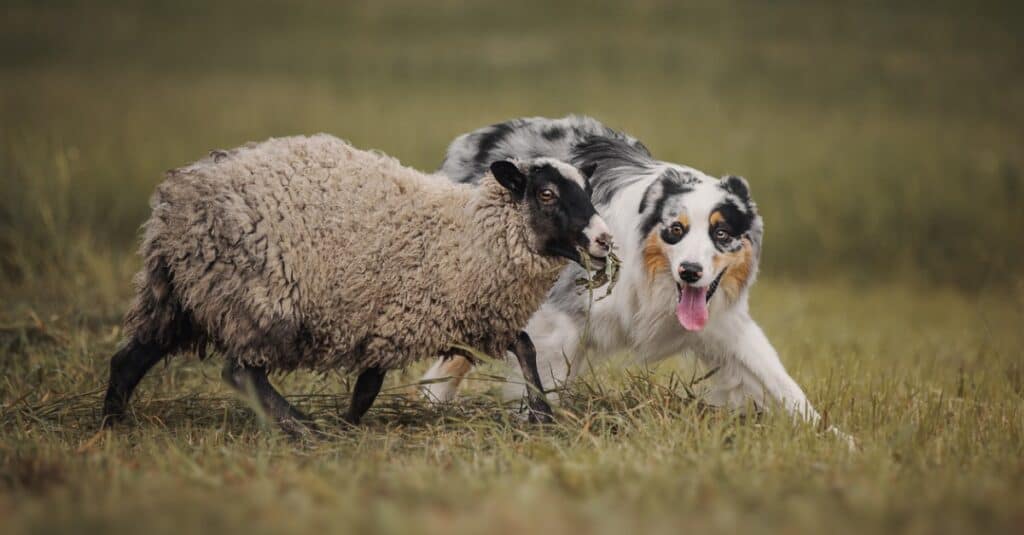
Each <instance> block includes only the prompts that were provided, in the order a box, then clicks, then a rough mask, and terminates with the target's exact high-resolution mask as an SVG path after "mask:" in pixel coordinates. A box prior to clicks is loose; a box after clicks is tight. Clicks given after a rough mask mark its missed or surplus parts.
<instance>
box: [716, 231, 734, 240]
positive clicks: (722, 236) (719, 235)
mask: <svg viewBox="0 0 1024 535" xmlns="http://www.w3.org/2000/svg"><path fill="white" fill-rule="evenodd" d="M715 239H716V240H718V241H722V242H724V241H729V240H731V239H732V235H730V234H729V232H728V231H727V230H725V229H724V228H720V229H718V230H716V231H715Z"/></svg>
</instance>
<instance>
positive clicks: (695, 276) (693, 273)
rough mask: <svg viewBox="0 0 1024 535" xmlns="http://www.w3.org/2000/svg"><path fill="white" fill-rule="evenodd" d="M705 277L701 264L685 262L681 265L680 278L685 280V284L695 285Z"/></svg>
mask: <svg viewBox="0 0 1024 535" xmlns="http://www.w3.org/2000/svg"><path fill="white" fill-rule="evenodd" d="M703 275H704V268H702V267H701V266H700V264H696V263H694V262H683V263H682V264H679V278H680V279H683V282H688V283H690V284H693V283H695V282H697V281H699V280H700V278H701V276H703Z"/></svg>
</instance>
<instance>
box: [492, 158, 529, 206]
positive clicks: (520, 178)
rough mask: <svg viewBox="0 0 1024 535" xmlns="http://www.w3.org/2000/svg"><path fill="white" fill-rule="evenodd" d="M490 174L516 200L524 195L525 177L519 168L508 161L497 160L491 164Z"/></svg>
mask: <svg viewBox="0 0 1024 535" xmlns="http://www.w3.org/2000/svg"><path fill="white" fill-rule="evenodd" d="M491 174H493V175H494V178H495V179H497V180H498V183H499V184H501V185H502V186H504V187H505V189H507V190H509V191H510V192H512V197H513V198H515V199H516V200H519V199H522V198H523V196H524V195H526V175H524V174H523V172H522V171H520V170H519V166H518V165H516V164H515V163H513V162H511V161H509V160H498V161H496V162H494V163H492V164H491Z"/></svg>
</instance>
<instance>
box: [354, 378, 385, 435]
mask: <svg viewBox="0 0 1024 535" xmlns="http://www.w3.org/2000/svg"><path fill="white" fill-rule="evenodd" d="M386 373H387V370H382V369H380V368H368V369H366V370H364V371H363V373H360V374H359V378H358V379H356V388H355V390H353V391H352V404H351V405H349V406H348V413H346V414H345V421H346V422H348V423H350V424H352V425H359V421H360V420H362V419H363V415H364V414H366V411H367V410H369V409H370V407H371V406H372V405H373V400H375V399H377V394H378V393H380V387H381V385H383V384H384V374H386Z"/></svg>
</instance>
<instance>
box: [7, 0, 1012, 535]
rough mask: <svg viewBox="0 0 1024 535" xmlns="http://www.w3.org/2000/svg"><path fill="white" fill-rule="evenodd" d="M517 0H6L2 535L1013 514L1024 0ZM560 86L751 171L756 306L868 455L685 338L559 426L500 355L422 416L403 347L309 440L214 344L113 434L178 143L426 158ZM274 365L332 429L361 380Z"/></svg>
mask: <svg viewBox="0 0 1024 535" xmlns="http://www.w3.org/2000/svg"><path fill="white" fill-rule="evenodd" d="M435 4H437V5H435ZM508 4H509V3H507V2H493V3H465V2H459V1H446V2H441V3H429V4H428V3H423V4H422V5H421V4H420V3H413V2H407V1H398V0H385V1H381V2H373V3H369V4H366V5H364V6H355V5H343V6H334V5H331V4H328V3H321V2H309V3H303V4H302V5H301V6H298V5H295V4H293V3H284V2H267V1H263V2H245V3H240V2H224V3H217V5H214V6H211V5H208V4H207V3H205V2H192V3H181V2H173V3H172V2H150V3H147V4H146V5H145V6H141V7H140V6H129V5H123V4H121V3H113V2H88V3H85V2H47V3H38V2H23V1H14V2H8V3H6V4H5V5H4V7H3V8H0V14H2V16H0V296H2V299H0V526H3V528H4V532H5V533H7V532H14V533H17V532H56V531H105V532H108V531H109V532H128V531H137V530H138V529H139V528H140V527H141V526H143V525H145V526H146V527H147V528H149V527H150V526H152V528H153V529H154V530H156V531H162V532H170V531H175V532H182V531H191V530H197V531H224V530H230V531H242V530H246V531H267V532H270V531H280V530H284V529H290V530H294V531H301V532H312V531H323V530H343V529H351V530H356V529H365V530H367V531H375V532H376V531H379V532H404V531H407V530H410V529H414V530H423V531H442V530H444V531H447V532H456V533H459V532H467V533H469V532H474V533H475V532H479V531H483V530H487V531H490V532H499V533H505V532H508V533H522V532H528V531H537V530H540V529H547V530H551V531H573V530H581V529H585V530H589V531H596V532H622V531H625V530H635V531H641V532H643V531H646V532H679V531H682V530H708V531H711V530H713V531H719V532H735V531H738V530H745V531H773V530H777V529H783V528H786V529H792V530H793V531H798V532H821V531H824V530H829V531H835V532H840V531H842V532H851V533H853V532H856V533H863V532H874V531H911V532H965V531H971V532H973V531H991V532H997V531H1004V532H1013V531H1019V530H1020V528H1021V526H1022V525H1024V515H1022V513H1021V512H1020V511H1024V498H1022V497H1024V488H1022V487H1024V462H1022V461H1021V459H1022V458H1024V455H1022V453H1024V452H1022V451H1021V450H1022V449H1024V360H1022V358H1021V353H1020V347H1021V344H1022V342H1024V333H1022V331H1021V330H1020V328H1019V326H1020V325H1021V324H1022V322H1024V278H1022V277H1021V275H1020V274H1021V273H1022V270H1024V239H1022V238H1021V236H1020V233H1019V229H1021V228H1024V211H1022V210H1021V202H1022V200H1024V197H1022V195H1024V177H1022V175H1021V173H1022V169H1024V155H1022V153H1021V151H1020V147H1021V146H1024V126H1022V125H1024V114H1022V112H1024V58H1022V55H1021V53H1020V50H1022V49H1024V48H1022V46H1021V45H1022V43H1021V35H1024V32H1022V31H1021V29H1022V27H1024V25H1022V24H1021V22H1022V19H1024V17H1022V12H1021V10H1020V8H1019V7H1017V6H1015V5H1014V4H1012V3H1000V2H986V3H981V4H977V3H972V4H971V5H959V4H958V3H953V2H939V3H929V4H927V5H916V4H913V3H902V4H900V5H890V3H861V2H858V3H853V2H849V3H848V2H840V3H830V4H829V5H819V4H817V3H808V2H793V1H783V2H772V3H764V2H739V1H727V2H708V3H692V4H689V5H687V6H685V7H680V6H673V5H670V4H668V3H661V2H646V1H644V2H631V3H629V4H622V5H617V4H612V3H603V2H602V3H597V4H592V5H589V6H587V7H573V6H570V5H568V4H558V5H555V6H552V5H550V3H546V2H533V1H528V2H526V3H525V4H524V3H517V4H516V5H515V7H511V6H510V5H508ZM567 113H587V114H591V115H594V116H597V117H599V118H601V119H602V120H604V121H606V122H607V123H609V124H611V125H614V126H616V127H619V128H622V129H624V130H626V131H629V132H631V133H633V134H635V135H637V136H639V137H640V138H641V139H643V140H644V141H645V143H647V144H648V145H649V146H650V147H651V148H652V150H653V151H654V152H655V154H657V155H658V156H659V157H661V158H664V159H668V160H675V161H680V162H683V163H687V164H690V165H694V166H696V167H699V168H702V169H704V170H707V171H708V172H712V173H716V174H724V173H736V174H742V175H744V176H746V177H747V178H748V179H749V180H750V182H751V184H752V188H753V192H754V195H755V198H756V199H757V200H758V202H759V205H760V207H761V209H762V212H763V213H764V216H765V220H766V223H767V228H768V230H767V232H768V236H767V241H766V244H765V247H766V257H765V262H764V265H763V268H764V269H763V271H762V275H761V282H759V283H758V287H757V288H756V290H755V293H754V299H753V308H754V313H755V316H756V317H757V318H758V319H759V320H760V321H761V322H762V323H763V324H764V326H765V329H766V331H767V332H768V334H769V336H770V338H771V339H772V341H773V342H774V343H775V344H776V345H777V347H778V349H779V351H780V353H781V354H782V356H783V359H784V361H785V362H786V365H787V367H788V368H789V369H790V371H791V372H792V373H793V375H794V376H795V378H796V379H797V380H798V382H799V383H800V384H801V385H804V386H805V388H806V389H807V391H808V394H809V396H810V398H811V399H812V401H813V402H814V403H815V404H816V406H817V407H818V408H819V410H822V411H823V412H824V413H826V414H827V417H828V419H829V421H830V422H831V423H834V424H836V425H838V426H840V427H841V428H842V429H844V430H845V431H847V432H849V433H851V434H853V435H854V436H855V437H856V438H857V439H858V442H859V444H860V451H858V452H854V453H851V452H849V451H847V450H846V448H845V447H843V446H842V445H841V444H840V443H838V442H836V441H834V440H831V439H830V438H829V437H828V436H822V435H820V434H819V433H818V432H817V431H816V430H814V429H810V428H806V427H803V426H794V425H793V424H792V423H791V422H789V421H788V420H787V419H786V418H784V417H780V416H778V415H774V414H773V415H769V416H768V417H766V418H763V419H761V420H757V421H751V420H746V421H742V420H739V419H737V418H734V417H732V416H730V415H728V414H721V413H716V412H712V413H709V414H705V413H701V412H700V411H698V410H697V408H696V407H695V406H694V405H693V404H691V403H688V402H687V401H686V398H687V394H686V389H685V388H684V387H683V385H685V384H686V382H687V380H688V379H689V378H691V377H693V375H694V373H696V372H695V370H693V369H692V367H691V364H690V363H688V362H686V361H679V362H670V363H666V364H665V365H663V366H661V367H659V368H657V369H653V370H637V369H631V370H625V371H624V370H621V369H602V370H600V371H599V373H597V374H596V375H595V376H593V377H590V378H588V380H587V381H585V382H584V383H581V384H579V385H577V386H576V387H574V388H573V389H572V390H571V391H570V392H568V393H567V394H566V397H567V401H566V403H565V405H564V406H563V408H564V411H565V412H563V413H562V414H561V416H560V418H559V423H558V424H557V425H555V426H552V427H549V428H534V427H530V426H528V425H525V424H523V423H520V422H518V421H516V420H515V419H513V418H510V417H509V415H508V411H506V410H504V408H503V407H502V406H501V405H500V403H499V402H498V400H497V399H496V398H495V396H493V395H492V392H493V390H495V384H494V382H493V381H492V380H486V377H485V376H484V375H477V377H478V378H479V379H478V380H476V381H474V382H473V383H472V384H471V385H470V388H469V389H468V391H467V394H466V396H464V398H463V400H462V401H461V402H460V403H458V404H456V405H455V406H452V407H448V408H444V409H437V408H431V407H426V406H424V405H422V404H420V403H418V402H417V401H416V399H415V397H410V396H406V395H405V394H406V393H407V392H408V390H409V389H408V388H406V387H403V386H402V385H406V384H408V383H411V382H413V381H415V380H416V378H417V377H418V373H417V372H418V370H410V371H409V372H406V373H404V374H394V376H393V377H390V378H389V382H388V383H387V387H389V388H391V390H389V391H388V395H387V396H386V397H385V398H384V399H383V400H382V402H381V403H380V404H379V405H378V407H377V408H375V409H373V410H371V412H370V414H369V421H368V425H367V426H366V427H365V428H363V429H360V430H358V431H354V432H348V433H339V434H338V436H336V437H334V438H333V439H331V440H329V441H325V442H323V443H320V444H316V445H313V446H306V447H299V446H296V445H294V444H292V443H289V442H288V441H286V440H284V439H282V438H281V437H279V436H278V435H277V434H276V433H275V432H274V431H273V430H272V429H270V428H267V427H266V426H264V425H262V424H261V423H260V422H259V421H258V420H257V419H256V418H255V417H254V416H253V415H252V413H251V412H250V411H249V410H248V409H247V408H246V405H245V404H244V403H243V402H241V401H239V400H237V399H235V398H234V397H233V396H231V395H229V393H228V391H227V390H226V388H225V387H224V386H222V385H221V384H220V381H219V378H218V377H219V371H218V368H219V366H218V364H219V362H217V360H218V359H217V358H213V359H211V360H210V361H209V362H205V363H199V362H195V361H189V360H186V359H175V360H172V361H171V362H170V363H169V364H168V365H167V366H160V367H158V369H157V370H156V371H155V372H154V374H153V376H152V377H149V378H147V380H146V381H145V382H144V383H143V385H142V387H141V389H140V391H139V397H138V399H136V402H135V404H134V410H135V412H134V415H133V418H132V421H131V424H130V425H129V426H126V427H124V428H120V429H118V430H116V431H114V432H103V433H98V432H97V424H98V405H99V393H98V391H97V390H98V389H99V388H100V387H101V386H102V385H103V383H104V381H105V370H106V363H107V359H108V358H109V356H110V354H111V353H112V352H113V351H114V349H115V347H116V345H117V343H118V341H119V339H120V330H119V326H118V325H119V319H120V315H121V314H122V313H123V311H124V308H125V306H126V303H127V300H128V298H129V295H128V292H129V280H130V278H131V275H132V273H133V271H134V270H135V269H137V267H138V260H137V258H136V257H135V256H134V253H133V249H134V247H135V244H136V239H137V229H138V225H139V223H140V222H141V221H142V220H143V219H144V218H145V217H146V215H147V213H148V207H147V204H146V198H147V196H148V195H149V193H150V192H151V191H152V188H153V185H154V184H155V183H156V182H157V181H159V180H160V176H161V175H160V174H161V172H162V171H163V170H165V169H168V168H171V167H174V166H178V165H181V164H184V163H187V162H189V161H192V160H195V159H197V158H198V157H200V156H202V155H204V154H205V153H206V151H208V150H210V149H213V148H228V147H233V146H236V145H239V144H241V143H243V142H245V141H247V140H253V139H262V138H266V137H268V136H272V135H286V134H292V133H311V132H317V131H327V132H331V133H335V134H337V135H339V136H342V137H345V138H348V139H350V140H351V141H352V142H354V143H355V144H356V145H358V146H362V147H367V148H370V147H372V148H377V149H381V150H384V151H385V152H388V153H390V154H393V155H395V156H397V157H399V158H401V159H402V160H403V161H405V162H407V163H409V164H412V165H415V166H418V167H421V168H424V169H432V168H434V167H436V166H437V164H438V163H439V162H440V159H441V156H442V153H443V150H444V147H445V146H446V144H447V143H448V141H450V139H451V138H452V137H453V136H455V135H456V134H458V133H461V132H464V131H466V130H469V129H472V128H477V127H479V126H481V125H484V124H488V123H491V122H495V121H499V120H504V119H506V118H509V117H514V116H521V115H549V116H559V115H564V114H567ZM486 371H488V372H489V373H497V370H493V369H491V370H486ZM280 384H281V386H282V387H283V390H284V391H285V392H287V393H289V394H292V395H296V396H297V397H296V401H297V402H298V403H299V404H300V405H302V406H303V407H304V408H306V409H308V410H310V411H311V412H312V413H314V414H315V415H316V417H317V418H320V419H321V420H323V422H324V423H325V425H327V426H332V425H335V424H336V423H337V420H336V418H337V413H338V408H339V407H340V408H343V407H344V406H345V405H346V403H347V401H346V392H347V389H348V382H347V380H346V378H345V377H344V376H343V375H341V374H340V373H339V374H332V375H328V376H325V377H318V376H311V375H307V374H302V373H296V374H293V375H291V376H288V377H285V378H282V379H281V381H280Z"/></svg>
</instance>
